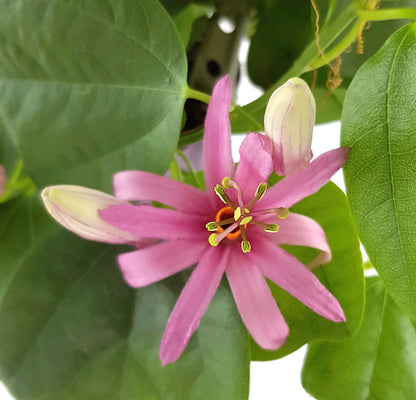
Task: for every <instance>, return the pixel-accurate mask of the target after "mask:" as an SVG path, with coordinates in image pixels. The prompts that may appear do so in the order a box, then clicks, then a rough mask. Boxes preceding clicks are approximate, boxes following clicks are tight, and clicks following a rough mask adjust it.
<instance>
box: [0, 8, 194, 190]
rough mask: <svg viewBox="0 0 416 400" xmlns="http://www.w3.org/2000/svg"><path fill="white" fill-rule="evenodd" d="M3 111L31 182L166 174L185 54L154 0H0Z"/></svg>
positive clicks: (93, 182)
mask: <svg viewBox="0 0 416 400" xmlns="http://www.w3.org/2000/svg"><path fill="white" fill-rule="evenodd" d="M0 19H1V24H0V119H1V120H2V124H3V125H4V128H5V130H6V133H7V135H8V136H10V137H11V139H12V141H13V142H14V144H15V145H16V147H17V149H18V151H19V153H20V155H21V157H22V158H23V160H24V162H25V167H26V169H27V172H28V173H29V174H30V175H31V176H32V177H33V179H34V181H35V183H36V184H37V185H38V186H43V185H49V184H54V183H77V184H82V185H87V186H93V187H96V188H102V189H103V188H105V189H110V179H109V177H110V176H111V175H112V174H113V173H114V172H115V171H118V170H121V169H126V168H137V169H146V170H151V171H153V172H156V173H163V172H164V171H165V170H166V169H167V167H168V165H169V162H170V159H171V157H172V155H173V151H174V148H175V146H176V143H177V139H178V134H179V130H180V123H181V118H182V109H183V103H184V99H185V88H186V69H187V67H186V58H185V51H184V48H183V45H182V43H181V41H180V39H179V37H178V34H177V32H176V29H175V27H174V25H173V23H172V21H171V19H170V17H169V16H168V14H167V13H166V11H165V10H164V9H163V8H162V7H161V6H160V4H159V3H158V2H157V1H156V0H89V1H85V0H82V1H80V0H38V1H32V0H18V1H14V0H13V1H10V0H0Z"/></svg>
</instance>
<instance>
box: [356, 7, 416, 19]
mask: <svg viewBox="0 0 416 400" xmlns="http://www.w3.org/2000/svg"><path fill="white" fill-rule="evenodd" d="M357 14H358V16H359V17H360V18H363V19H365V20H366V21H387V20H389V19H411V20H412V21H416V9H414V8H387V9H385V10H376V11H367V10H358V11H357Z"/></svg>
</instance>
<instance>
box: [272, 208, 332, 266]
mask: <svg viewBox="0 0 416 400" xmlns="http://www.w3.org/2000/svg"><path fill="white" fill-rule="evenodd" d="M277 224H278V225H279V233H277V234H275V233H270V234H268V235H269V236H270V239H271V240H274V241H275V243H278V244H290V245H294V246H306V247H312V248H315V249H318V250H321V252H322V253H321V254H319V255H318V256H317V257H316V258H315V259H314V260H313V261H311V262H310V263H309V264H308V268H309V269H310V270H312V269H314V268H316V267H318V266H319V265H322V264H326V263H328V262H330V261H331V258H332V253H331V249H330V248H329V245H328V241H327V240H326V235H325V232H324V231H323V229H322V228H321V226H320V225H319V224H318V223H317V222H316V221H314V220H313V219H311V218H308V217H305V216H304V215H299V214H294V213H290V214H289V215H288V217H287V218H286V219H282V220H279V221H277Z"/></svg>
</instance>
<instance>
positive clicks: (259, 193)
mask: <svg viewBox="0 0 416 400" xmlns="http://www.w3.org/2000/svg"><path fill="white" fill-rule="evenodd" d="M266 190H267V183H265V182H261V183H259V185H258V186H257V189H256V194H255V195H254V197H253V198H252V200H251V201H250V203H248V204H247V208H251V207H253V206H254V204H255V203H256V202H257V201H259V200H260V199H261V198H262V197H263V196H264V194H265V193H266Z"/></svg>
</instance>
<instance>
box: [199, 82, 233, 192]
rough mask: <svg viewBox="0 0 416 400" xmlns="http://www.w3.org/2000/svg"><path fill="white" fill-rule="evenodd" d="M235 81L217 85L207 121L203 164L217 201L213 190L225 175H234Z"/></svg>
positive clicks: (209, 189)
mask: <svg viewBox="0 0 416 400" xmlns="http://www.w3.org/2000/svg"><path fill="white" fill-rule="evenodd" d="M231 94H232V82H231V79H230V78H229V77H228V76H225V77H223V78H221V79H220V80H219V81H218V83H217V84H216V85H215V88H214V91H213V93H212V97H211V101H210V103H209V105H208V111H207V116H206V119H205V133H204V141H203V165H204V175H205V187H206V190H207V192H208V194H210V195H212V197H211V198H213V199H214V198H215V197H216V195H215V193H214V190H213V189H214V187H215V185H217V184H220V183H221V181H222V179H223V178H224V177H226V176H231V175H232V173H233V171H234V163H233V159H232V156H231V127H230V120H229V111H230V105H231Z"/></svg>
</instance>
